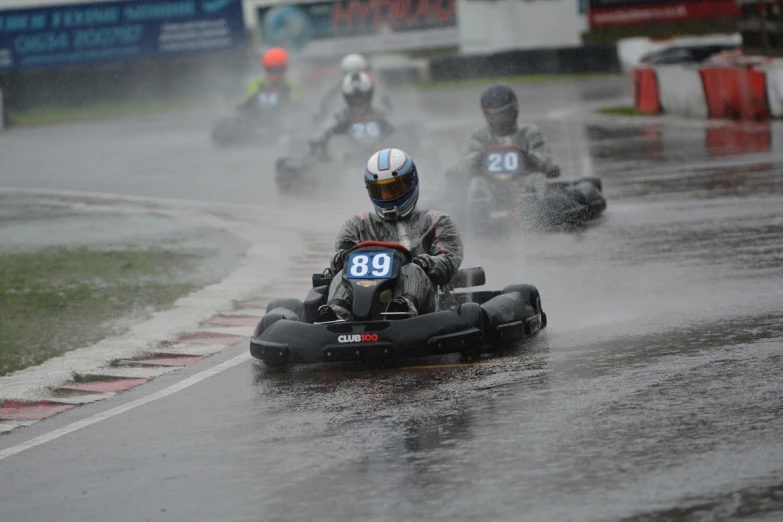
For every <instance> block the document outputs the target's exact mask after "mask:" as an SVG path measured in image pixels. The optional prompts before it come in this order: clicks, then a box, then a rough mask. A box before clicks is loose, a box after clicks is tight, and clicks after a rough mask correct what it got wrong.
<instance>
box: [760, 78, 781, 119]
mask: <svg viewBox="0 0 783 522" xmlns="http://www.w3.org/2000/svg"><path fill="white" fill-rule="evenodd" d="M764 69H765V70H764V72H765V73H766V74H767V101H768V103H769V111H770V113H772V117H773V118H783V65H775V66H771V67H769V68H764Z"/></svg>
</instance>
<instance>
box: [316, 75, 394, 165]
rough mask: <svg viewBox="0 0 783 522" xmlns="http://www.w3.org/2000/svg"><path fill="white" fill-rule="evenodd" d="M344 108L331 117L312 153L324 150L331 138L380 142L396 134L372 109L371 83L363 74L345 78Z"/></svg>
mask: <svg viewBox="0 0 783 522" xmlns="http://www.w3.org/2000/svg"><path fill="white" fill-rule="evenodd" d="M341 90H342V94H343V99H344V100H345V103H346V105H347V107H346V108H345V109H343V110H341V111H339V112H337V113H336V114H335V115H334V120H333V121H332V122H331V124H329V125H328V126H327V127H326V129H324V130H323V131H322V132H321V133H320V134H319V135H318V136H317V137H316V138H315V139H313V140H311V141H310V147H311V149H312V150H317V149H321V150H324V149H325V147H326V144H327V143H328V142H329V140H330V139H331V137H332V136H334V135H335V134H353V135H354V137H356V138H359V139H371V138H376V139H377V138H380V137H382V136H388V135H389V134H392V133H393V132H395V131H396V129H395V128H394V126H393V125H392V124H391V123H389V121H388V120H387V119H386V115H385V113H384V112H383V111H382V110H380V109H378V108H376V107H373V104H372V99H373V93H374V91H375V82H374V80H373V79H372V76H370V75H369V74H367V73H366V72H358V73H352V74H347V75H346V76H345V78H343V83H342V85H341Z"/></svg>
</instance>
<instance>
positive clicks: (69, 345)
mask: <svg viewBox="0 0 783 522" xmlns="http://www.w3.org/2000/svg"><path fill="white" fill-rule="evenodd" d="M194 259H195V256H194V255H190V254H183V253H179V252H173V251H168V250H163V249H154V250H130V249H129V250H111V251H95V250H89V249H86V248H78V249H68V248H57V249H52V250H46V251H42V252H35V253H24V254H11V255H2V256H0V310H2V313H1V314H0V375H5V374H7V373H9V372H12V371H15V370H19V369H22V368H25V367H27V366H31V365H35V364H40V363H42V362H44V361H45V360H47V359H49V358H51V357H54V356H56V355H59V354H61V353H63V352H66V351H68V350H72V349H75V348H81V347H84V346H89V345H91V344H94V343H96V342H98V341H100V340H101V339H104V338H106V337H108V336H111V335H118V334H121V333H123V332H124V331H127V327H128V324H129V323H128V320H129V319H135V320H138V319H143V318H145V317H148V316H149V314H150V313H151V312H153V311H156V310H161V309H165V308H167V307H169V306H171V304H172V303H173V302H174V301H176V300H177V299H178V298H180V297H182V296H184V295H187V294H188V293H190V292H191V291H192V290H194V289H195V287H194V285H192V284H189V283H185V282H182V279H183V278H182V275H183V274H184V271H187V270H189V269H190V267H191V266H192V263H193V262H194Z"/></svg>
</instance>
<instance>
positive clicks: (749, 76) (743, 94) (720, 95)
mask: <svg viewBox="0 0 783 522" xmlns="http://www.w3.org/2000/svg"><path fill="white" fill-rule="evenodd" d="M699 73H700V74H701V80H702V83H703V85H704V95H705V97H706V99H707V109H708V112H709V116H710V118H734V119H754V120H761V119H769V118H770V110H769V103H768V102H767V79H766V74H764V72H763V71H756V70H753V69H750V68H744V67H703V68H702V69H701V70H700V71H699Z"/></svg>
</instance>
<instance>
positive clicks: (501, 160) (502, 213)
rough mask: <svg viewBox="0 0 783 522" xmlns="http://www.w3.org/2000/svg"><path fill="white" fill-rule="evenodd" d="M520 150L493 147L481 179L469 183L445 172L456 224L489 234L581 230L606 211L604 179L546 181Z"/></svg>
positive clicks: (456, 174)
mask: <svg viewBox="0 0 783 522" xmlns="http://www.w3.org/2000/svg"><path fill="white" fill-rule="evenodd" d="M523 158H524V156H523V153H522V151H521V150H520V149H519V148H517V147H513V146H511V147H494V148H492V149H488V150H487V151H486V152H485V155H484V163H483V165H484V170H483V172H482V173H481V175H477V176H473V177H471V178H470V179H468V180H465V179H464V178H463V177H461V176H460V175H459V174H458V173H457V172H456V171H452V172H447V173H446V182H447V190H448V191H449V194H450V197H449V200H450V201H449V202H448V204H447V205H446V208H448V209H449V210H451V209H452V208H453V209H454V210H453V212H452V214H453V215H454V217H455V219H456V220H457V221H463V222H464V221H467V225H468V226H467V227H466V228H468V229H470V230H472V231H474V232H476V233H479V234H484V233H488V232H496V231H498V230H503V229H507V228H509V227H513V228H537V229H540V228H558V227H572V226H578V225H582V224H584V223H586V222H588V221H590V220H592V219H595V218H597V217H598V216H600V215H601V213H602V212H603V211H604V210H605V209H606V199H604V196H603V184H602V183H601V180H600V178H597V177H583V178H578V179H571V180H564V179H554V180H552V179H547V177H546V176H545V175H544V174H541V173H536V172H530V171H528V170H527V168H526V166H525V161H524V160H523Z"/></svg>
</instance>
